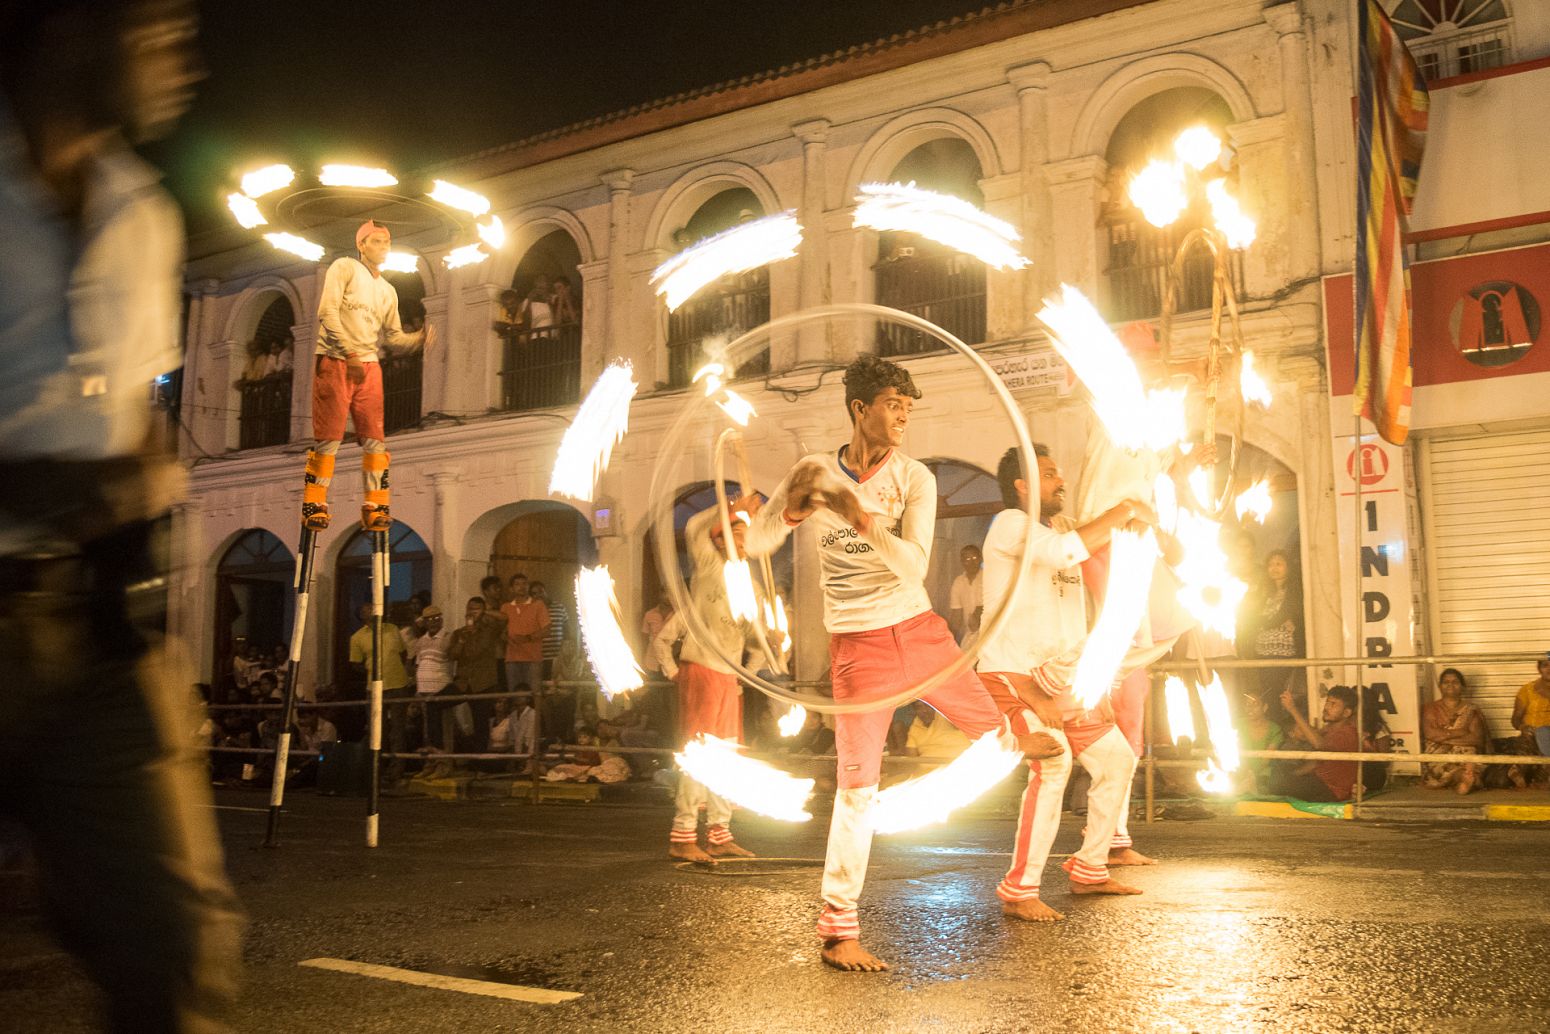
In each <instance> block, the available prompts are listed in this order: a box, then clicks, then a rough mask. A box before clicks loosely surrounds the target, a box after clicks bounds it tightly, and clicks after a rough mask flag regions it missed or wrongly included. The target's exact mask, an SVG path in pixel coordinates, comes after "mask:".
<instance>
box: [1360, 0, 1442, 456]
mask: <svg viewBox="0 0 1550 1034" xmlns="http://www.w3.org/2000/svg"><path fill="white" fill-rule="evenodd" d="M1357 4H1358V10H1359V11H1360V12H1361V13H1360V15H1359V19H1358V20H1359V25H1360V40H1359V42H1360V51H1361V54H1360V61H1359V66H1360V68H1359V74H1358V78H1359V81H1358V83H1357V141H1356V151H1357V173H1356V197H1357V200H1356V411H1357V412H1358V413H1360V414H1361V415H1362V416H1364V417H1366V418H1367V419H1368V420H1371V421H1372V422H1373V425H1374V426H1376V427H1377V429H1378V433H1379V434H1380V435H1382V436H1383V438H1384V440H1385V441H1389V442H1392V443H1393V444H1395V445H1399V444H1400V443H1402V442H1403V441H1404V440H1405V436H1406V434H1408V433H1409V430H1410V269H1409V266H1408V264H1407V263H1406V261H1405V247H1404V244H1405V229H1406V225H1407V221H1408V217H1409V215H1410V205H1411V202H1412V201H1413V200H1414V199H1415V186H1416V177H1417V176H1418V175H1419V173H1420V168H1421V152H1422V150H1423V148H1424V146H1425V143H1426V115H1427V108H1428V105H1429V98H1428V97H1427V93H1426V84H1425V83H1424V82H1423V81H1422V79H1421V73H1420V71H1419V70H1418V69H1417V68H1416V64H1415V59H1414V58H1412V57H1411V56H1410V52H1409V51H1408V50H1406V49H1405V45H1404V44H1403V43H1402V42H1400V39H1399V35H1398V34H1397V33H1396V32H1395V31H1394V25H1393V23H1392V22H1390V21H1389V18H1388V15H1387V14H1385V13H1384V12H1383V8H1381V7H1379V6H1378V3H1377V0H1357Z"/></svg>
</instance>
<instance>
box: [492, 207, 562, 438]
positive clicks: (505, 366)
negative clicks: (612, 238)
mask: <svg viewBox="0 0 1550 1034" xmlns="http://www.w3.org/2000/svg"><path fill="white" fill-rule="evenodd" d="M580 264H581V251H580V249H579V248H577V247H576V242H575V241H574V240H572V239H571V235H570V234H568V233H566V232H565V231H564V230H555V231H554V232H553V233H550V234H548V235H546V236H544V237H542V238H540V239H539V240H538V242H537V243H535V244H534V245H533V246H532V247H531V248H529V249H527V254H525V255H523V256H522V261H521V262H520V263H518V265H517V271H516V274H515V275H514V276H513V277H512V279H511V289H510V290H509V291H504V292H502V293H501V298H500V302H501V308H502V310H503V312H502V313H501V317H502V318H501V320H500V322H499V323H497V324H496V325H495V332H496V334H498V335H499V336H500V337H501V338H502V339H503V340H504V341H505V343H506V345H505V356H504V359H503V361H502V365H501V406H502V407H503V408H505V409H509V410H517V411H521V410H528V409H545V408H547V407H549V406H568V405H571V404H572V403H574V402H575V401H576V400H577V399H579V398H580V397H581V274H580V272H579V271H578V269H577V267H578V266H580Z"/></svg>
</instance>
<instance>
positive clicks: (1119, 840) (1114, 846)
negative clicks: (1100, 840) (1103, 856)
mask: <svg viewBox="0 0 1550 1034" xmlns="http://www.w3.org/2000/svg"><path fill="white" fill-rule="evenodd" d="M1134 843H1135V841H1133V840H1131V839H1130V838H1129V837H1127V836H1125V835H1124V834H1121V833H1115V834H1114V839H1113V840H1111V841H1109V850H1111V851H1118V850H1122V849H1124V848H1127V847H1129V846H1131V845H1132V844H1134Z"/></svg>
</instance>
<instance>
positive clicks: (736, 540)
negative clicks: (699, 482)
mask: <svg viewBox="0 0 1550 1034" xmlns="http://www.w3.org/2000/svg"><path fill="white" fill-rule="evenodd" d="M729 506H730V508H731V511H732V515H731V519H730V522H729V523H731V525H732V544H733V546H734V547H735V551H736V552H738V553H739V555H741V552H742V549H743V539H744V535H745V533H746V531H747V528H748V526H747V524H746V523H744V522H743V520H742V518H741V517H739V516H736V514H737V512H738V511H739V510H741V511H743V512H744V513H750V512H752V513H757V512H758V509H759V499H758V497H757V496H752V497H749V498H745V499H736V500H732V501H731V502H730V503H729ZM684 540H685V542H686V543H687V545H688V548H689V559H690V561H691V562H692V563H693V564H694V570H693V572H692V573H691V574H690V576H689V599H690V601H691V603H692V604H693V606H694V609H695V613H696V614H698V615H699V618H700V620H701V621H703V622H704V623H705V626H706V628H708V629H709V630H710V633H711V636H712V641H711V642H710V643H702V642H700V641H699V640H698V639H696V638H695V637H694V636H692V635H689V634H688V632H689V628H688V624H687V622H686V621H685V620H684V613H683V611H681V610H680V611H674V612H673V616H672V617H670V618H668V619H667V623H666V624H665V625H663V626H662V628H661V630H660V631H659V632H658V633H657V635H656V637H655V638H654V639H653V640H652V643H651V651H652V654H653V658H654V659H655V661H656V662H657V664H658V665H660V666H661V669H662V673H663V674H664V675H666V676H667V677H668V678H670V679H673V680H674V681H676V682H677V683H678V726H679V738H680V739H681V740H683V741H688V740H692V739H693V738H694V737H696V736H699V735H700V734H702V733H703V734H705V735H709V736H715V737H717V738H719V739H723V740H732V741H734V742H737V741H740V740H741V739H742V738H743V687H742V686H741V685H739V684H738V681H737V674H736V672H735V670H734V669H733V667H732V666H731V665H730V664H728V663H727V661H726V660H723V657H722V655H725V657H727V658H730V659H732V660H735V661H737V662H738V663H741V662H742V660H743V652H744V649H745V647H746V645H747V642H748V635H749V630H750V626H749V625H748V624H747V623H746V622H743V621H739V620H738V619H737V618H735V617H733V616H732V610H731V608H730V607H729V606H728V605H727V587H726V579H725V577H724V575H723V570H724V568H725V566H726V529H724V528H723V527H722V525H721V514H720V510H719V507H716V506H712V507H710V508H708V509H705V510H701V511H700V512H699V513H697V514H695V515H694V516H693V517H691V518H689V521H688V523H687V524H685V525H684ZM680 639H682V640H683V649H682V650H681V651H680V654H679V659H678V660H677V661H675V660H673V644H674V643H676V642H678V640H680ZM676 804H677V807H676V809H675V813H674V815H673V827H672V831H671V832H670V833H669V835H668V851H667V853H668V855H669V856H670V857H672V858H678V859H682V860H685V861H691V862H713V861H715V860H716V859H717V858H724V857H737V858H752V857H753V852H752V851H749V850H747V849H746V848H744V847H742V846H741V845H739V844H738V843H737V842H736V841H735V840H733V838H732V826H731V823H732V805H731V804H730V803H728V802H727V801H726V800H725V799H724V798H722V797H721V796H720V795H718V794H714V793H711V792H710V790H709V789H708V788H707V787H706V786H705V785H704V784H703V783H701V782H700V781H699V780H697V779H693V778H691V777H690V776H689V775H688V773H685V772H680V773H679V776H678V796H677V801H676ZM701 808H704V809H705V827H706V829H705V841H706V844H705V847H704V848H701V847H700V844H699V824H700V809H701Z"/></svg>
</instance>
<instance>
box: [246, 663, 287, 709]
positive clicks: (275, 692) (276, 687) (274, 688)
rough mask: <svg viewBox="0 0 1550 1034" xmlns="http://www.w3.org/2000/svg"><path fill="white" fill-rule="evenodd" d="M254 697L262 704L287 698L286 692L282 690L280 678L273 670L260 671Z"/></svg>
mask: <svg viewBox="0 0 1550 1034" xmlns="http://www.w3.org/2000/svg"><path fill="white" fill-rule="evenodd" d="M253 696H254V699H255V700H256V701H257V702H258V703H260V704H269V703H278V702H279V701H281V700H284V699H285V694H283V693H281V692H280V678H279V676H278V675H277V674H275V673H274V672H272V671H265V672H261V673H259V676H258V682H257V683H255V685H254V689H253Z"/></svg>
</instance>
